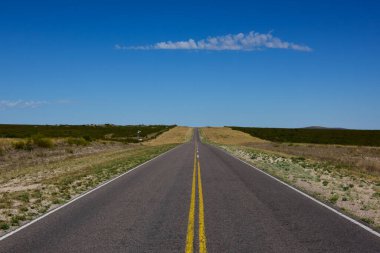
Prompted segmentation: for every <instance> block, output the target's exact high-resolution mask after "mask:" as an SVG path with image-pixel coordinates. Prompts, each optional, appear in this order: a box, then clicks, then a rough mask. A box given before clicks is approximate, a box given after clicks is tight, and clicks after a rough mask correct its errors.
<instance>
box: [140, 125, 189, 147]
mask: <svg viewBox="0 0 380 253" xmlns="http://www.w3.org/2000/svg"><path fill="white" fill-rule="evenodd" d="M192 136H193V129H192V128H191V127H183V126H177V127H174V128H171V129H170V130H169V131H167V132H165V133H162V134H160V135H159V136H158V137H157V138H155V139H152V140H149V141H147V142H145V143H144V145H148V146H157V145H166V144H179V143H184V142H187V141H189V140H190V139H191V137H192Z"/></svg>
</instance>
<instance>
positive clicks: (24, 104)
mask: <svg viewBox="0 0 380 253" xmlns="http://www.w3.org/2000/svg"><path fill="white" fill-rule="evenodd" d="M69 103H71V100H67V99H63V100H56V101H52V102H51V101H50V102H49V101H39V100H22V99H19V100H0V110H6V109H17V108H21V109H25V108H37V107H40V106H43V105H48V104H69Z"/></svg>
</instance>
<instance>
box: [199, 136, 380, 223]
mask: <svg viewBox="0 0 380 253" xmlns="http://www.w3.org/2000/svg"><path fill="white" fill-rule="evenodd" d="M242 133H243V132H239V131H236V130H232V129H230V128H202V129H201V137H202V140H203V141H205V142H208V143H210V144H213V145H217V146H219V147H221V148H223V149H225V150H226V151H227V152H229V153H231V154H232V155H234V156H236V157H239V158H241V159H243V160H245V161H247V162H249V163H251V164H253V165H255V166H256V167H257V168H259V169H261V170H264V171H266V172H268V173H270V174H272V175H274V176H276V177H277V178H280V179H281V180H283V181H285V182H287V183H289V184H291V185H293V186H295V187H297V188H299V189H301V190H302V191H304V192H307V193H308V194H310V195H312V196H314V197H316V198H318V199H320V200H322V201H324V202H328V203H330V204H332V205H335V206H336V207H338V208H340V209H341V210H342V211H343V212H347V213H348V214H350V215H352V216H354V217H357V218H358V219H360V220H362V221H363V222H366V223H367V224H369V225H371V226H373V227H375V228H377V229H380V166H379V165H380V162H379V161H380V148H378V147H358V146H342V145H321V144H293V143H274V142H270V141H264V140H261V139H258V138H255V137H252V136H251V135H248V136H245V137H247V138H246V139H245V138H244V136H243V135H242ZM243 134H246V133H243Z"/></svg>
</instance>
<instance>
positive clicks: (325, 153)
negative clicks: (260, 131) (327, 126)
mask: <svg viewBox="0 0 380 253" xmlns="http://www.w3.org/2000/svg"><path fill="white" fill-rule="evenodd" d="M201 132H202V135H203V136H204V137H205V138H206V139H207V140H208V141H210V142H212V143H217V144H222V145H240V146H246V147H252V148H255V149H257V150H265V151H272V152H275V153H277V154H282V155H284V154H287V155H292V156H301V157H306V158H310V159H314V160H317V161H322V162H326V161H328V162H331V163H333V164H335V165H337V166H344V167H346V169H351V170H353V171H357V172H365V173H369V174H371V175H375V176H379V175H380V148H379V147H364V146H343V145H323V144H297V143H274V142H270V141H265V140H261V139H258V138H255V137H252V136H251V135H249V134H246V133H243V132H240V131H236V130H232V129H230V128H228V127H223V128H221V127H212V128H202V129H201Z"/></svg>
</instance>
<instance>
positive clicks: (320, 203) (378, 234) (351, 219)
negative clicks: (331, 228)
mask: <svg viewBox="0 0 380 253" xmlns="http://www.w3.org/2000/svg"><path fill="white" fill-rule="evenodd" d="M218 149H220V150H221V151H223V152H224V153H226V154H228V155H229V156H231V157H233V158H235V159H237V160H239V161H240V162H242V163H245V164H246V165H248V166H250V167H252V168H254V169H255V170H257V171H259V172H261V173H263V174H264V175H267V176H268V177H270V178H272V179H274V180H276V181H277V182H279V183H281V184H283V185H285V186H287V187H289V188H290V189H292V190H294V191H296V192H298V193H299V194H301V195H303V196H304V197H306V198H308V199H310V200H312V201H314V202H316V203H318V204H319V205H321V206H323V207H325V208H327V209H329V210H330V211H332V212H334V213H336V214H337V215H339V216H341V217H343V218H345V219H346V220H349V221H351V222H352V223H354V224H356V225H358V226H359V227H361V228H363V229H365V230H367V231H368V232H370V233H371V234H373V235H375V236H377V237H380V233H379V232H377V231H375V230H373V229H372V228H370V227H367V226H366V225H364V224H362V223H360V222H358V221H357V220H355V219H353V218H351V217H349V216H347V215H345V214H343V213H341V212H339V211H338V210H335V209H334V208H332V207H330V206H328V205H326V204H325V203H323V202H321V201H319V200H317V199H315V198H313V197H312V196H310V195H308V194H306V193H304V192H303V191H300V190H298V189H297V188H295V187H293V186H291V185H289V184H287V183H285V182H284V181H281V180H280V179H278V178H276V177H274V176H272V175H270V174H269V173H267V172H265V171H263V170H260V169H258V168H256V167H255V166H253V165H252V164H250V163H248V162H246V161H244V160H242V159H240V158H239V157H236V156H234V155H232V154H230V153H228V152H227V151H226V150H224V149H222V148H220V147H218Z"/></svg>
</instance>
